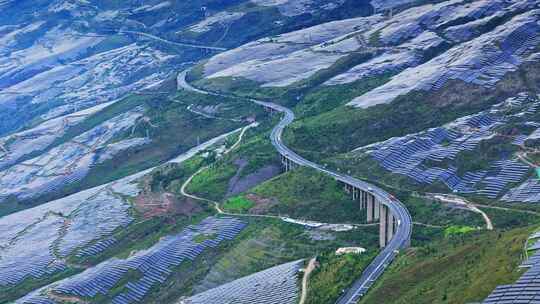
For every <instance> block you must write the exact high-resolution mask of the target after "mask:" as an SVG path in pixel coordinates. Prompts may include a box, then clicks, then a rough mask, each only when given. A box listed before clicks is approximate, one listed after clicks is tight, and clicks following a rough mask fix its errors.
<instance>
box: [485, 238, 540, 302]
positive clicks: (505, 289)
mask: <svg viewBox="0 0 540 304" xmlns="http://www.w3.org/2000/svg"><path fill="white" fill-rule="evenodd" d="M539 238H540V233H538V232H537V233H535V234H534V235H532V236H531V239H536V240H537V241H536V243H535V244H534V245H532V246H530V247H529V248H528V250H536V251H535V252H534V254H533V255H531V256H529V257H528V258H527V259H526V260H525V261H523V263H522V264H521V265H520V267H522V268H528V270H527V271H526V272H525V273H524V274H523V275H522V276H521V277H520V278H519V279H518V280H517V281H516V282H515V283H514V284H509V285H500V286H497V288H495V290H493V292H492V293H491V294H490V295H489V296H488V297H487V298H486V299H485V300H484V302H482V303H483V304H533V303H534V304H538V303H540V250H537V249H540V240H539Z"/></svg>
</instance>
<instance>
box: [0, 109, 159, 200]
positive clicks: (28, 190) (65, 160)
mask: <svg viewBox="0 0 540 304" xmlns="http://www.w3.org/2000/svg"><path fill="white" fill-rule="evenodd" d="M143 110H144V109H143V108H142V107H138V108H135V109H134V110H132V111H129V112H126V113H124V114H121V115H118V116H116V117H114V118H111V119H109V120H107V121H105V122H103V123H102V124H100V125H98V126H96V127H94V128H92V129H90V130H88V131H86V132H84V133H82V134H80V135H79V136H76V137H75V138H73V139H72V140H70V141H68V142H66V143H64V144H61V145H59V146H57V147H55V148H53V149H51V150H50V151H48V152H45V153H43V154H42V155H40V156H38V157H35V158H32V159H29V160H26V161H23V162H20V163H17V164H14V165H12V166H8V165H7V164H9V161H10V160H13V159H14V158H17V157H18V158H20V157H23V156H24V155H22V153H24V150H26V149H25V147H26V146H27V145H30V144H31V145H33V143H34V142H35V140H30V139H27V140H25V139H23V138H27V137H25V136H24V135H20V136H17V137H16V139H15V142H13V144H11V145H6V149H13V150H11V152H10V153H11V154H16V153H19V154H20V155H18V156H15V155H11V154H9V153H8V154H4V155H0V203H2V202H3V201H5V200H7V199H8V198H9V197H15V198H17V199H20V200H26V199H31V198H34V197H36V196H39V195H44V194H47V193H51V192H54V191H57V190H59V189H61V188H62V187H65V186H66V185H69V184H72V183H75V182H77V181H80V180H82V179H83V178H84V177H85V176H86V175H87V174H88V172H89V171H90V169H91V168H92V167H94V166H95V165H97V164H100V163H102V162H104V161H106V160H107V159H110V158H112V157H113V156H114V155H116V154H118V153H120V152H122V151H126V150H128V149H130V148H133V147H137V146H141V145H145V144H148V143H149V139H147V138H131V139H127V140H124V141H119V142H114V141H113V139H114V138H115V137H117V136H119V135H121V134H122V133H123V132H128V131H130V130H131V129H132V128H133V127H134V126H135V125H136V124H137V122H138V121H139V120H140V119H141V118H143ZM62 121H63V120H60V121H58V122H55V121H53V122H50V123H47V125H46V126H41V127H39V128H38V129H39V132H47V134H48V132H57V131H58V130H57V128H60V127H59V126H58V125H57V124H62V123H64V124H68V123H69V122H65V121H64V122H62ZM49 125H50V126H49ZM42 128H43V130H42ZM62 130H63V129H62V128H61V129H60V131H62ZM35 132H38V130H36V131H35ZM39 132H38V133H39ZM59 134H60V135H61V134H62V133H61V132H60V133H59ZM28 136H30V138H32V137H33V136H34V135H32V134H29V135H28ZM57 136H58V135H57V134H55V135H50V136H48V137H44V138H43V139H42V140H44V141H47V142H45V143H44V144H43V146H41V148H45V147H46V146H47V143H48V142H49V141H52V140H54V139H55V138H56V137H57ZM18 145H21V146H18ZM39 147H40V146H39V145H38V146H37V147H35V148H36V149H37V148H39ZM21 150H22V151H21ZM8 151H9V150H8ZM2 166H4V168H3V167H2ZM1 169H3V170H1Z"/></svg>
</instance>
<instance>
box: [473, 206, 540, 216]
mask: <svg viewBox="0 0 540 304" xmlns="http://www.w3.org/2000/svg"><path fill="white" fill-rule="evenodd" d="M474 206H476V207H479V208H486V209H497V210H503V211H511V212H521V213H528V214H532V215H537V216H540V212H536V211H532V210H525V209H515V208H508V207H499V206H490V205H484V204H474Z"/></svg>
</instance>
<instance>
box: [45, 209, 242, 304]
mask: <svg viewBox="0 0 540 304" xmlns="http://www.w3.org/2000/svg"><path fill="white" fill-rule="evenodd" d="M245 226H246V224H245V223H244V222H242V221H240V220H238V219H234V218H216V217H210V218H207V219H205V220H204V221H202V222H201V223H200V224H198V225H192V226H188V227H187V228H186V229H185V230H183V231H182V232H181V233H179V234H177V235H173V236H167V237H165V238H163V239H161V240H160V241H159V242H158V243H157V244H155V245H154V246H153V247H151V248H149V249H147V250H144V251H140V252H138V253H137V254H135V255H133V256H131V257H130V258H128V259H125V260H124V259H111V260H108V261H106V262H103V263H101V264H99V265H97V266H96V267H93V268H91V269H88V270H86V271H85V272H83V273H81V274H78V275H76V276H74V277H71V278H68V279H66V280H64V281H61V282H60V283H58V284H57V285H56V286H54V287H52V288H51V290H52V292H54V293H55V294H59V295H63V296H69V297H72V296H75V297H81V298H94V297H96V296H97V295H104V296H110V297H112V303H118V304H127V303H133V302H139V301H141V300H142V299H143V298H144V297H145V296H146V295H147V294H148V292H149V291H150V290H151V289H152V288H154V287H156V286H159V285H160V284H162V283H164V282H165V281H166V280H167V278H168V277H169V276H170V275H171V273H172V272H173V271H174V268H175V267H178V266H179V265H180V264H181V263H182V262H184V261H187V260H191V261H193V260H194V259H195V258H197V256H199V255H200V254H201V253H203V252H204V251H205V250H206V249H208V248H213V247H216V246H218V245H219V244H220V243H221V242H223V241H225V240H231V239H233V238H235V237H236V236H237V235H238V234H239V233H240V232H241V231H242V229H243V228H244V227H245ZM201 235H208V238H207V239H205V240H203V241H201V242H197V241H196V237H197V236H201ZM133 271H136V272H137V273H139V274H140V275H141V276H140V277H138V278H136V279H131V278H130V277H128V275H129V273H130V272H133ZM126 280H127V281H126ZM121 281H122V282H124V285H123V286H117V285H118V284H119V282H121ZM118 287H121V288H123V292H122V293H120V294H117V295H109V292H110V291H111V289H113V288H118Z"/></svg>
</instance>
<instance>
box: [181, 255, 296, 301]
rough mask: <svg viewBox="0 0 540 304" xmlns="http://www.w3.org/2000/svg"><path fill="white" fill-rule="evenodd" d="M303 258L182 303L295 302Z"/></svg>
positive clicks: (203, 293) (214, 289) (206, 292)
mask: <svg viewBox="0 0 540 304" xmlns="http://www.w3.org/2000/svg"><path fill="white" fill-rule="evenodd" d="M302 265H303V261H302V260H299V261H295V262H290V263H287V264H283V265H279V266H276V267H273V268H270V269H267V270H264V271H261V272H257V273H255V274H252V275H249V276H247V277H244V278H241V279H238V280H236V281H233V282H230V283H227V284H224V285H221V286H219V287H216V288H213V289H210V290H207V291H205V292H202V293H200V294H197V295H195V296H193V297H191V298H189V299H186V300H183V301H180V303H179V304H253V303H257V304H276V303H279V304H296V303H297V301H298V294H299V287H298V270H299V269H300V268H301V267H302Z"/></svg>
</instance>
